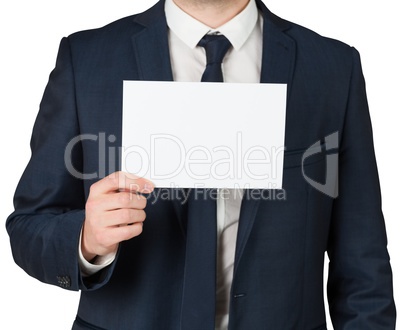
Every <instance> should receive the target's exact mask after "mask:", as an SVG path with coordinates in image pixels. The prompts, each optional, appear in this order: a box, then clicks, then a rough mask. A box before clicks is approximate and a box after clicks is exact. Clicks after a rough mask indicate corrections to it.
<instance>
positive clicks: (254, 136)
mask: <svg viewBox="0 0 402 330" xmlns="http://www.w3.org/2000/svg"><path fill="white" fill-rule="evenodd" d="M285 116H286V84H240V83H239V84H238V83H236V84H232V83H194V82H188V83H187V82H151V81H124V93H123V123H122V153H121V154H122V159H121V160H122V162H121V164H122V170H123V171H126V172H129V173H132V174H136V175H138V176H142V177H146V178H148V179H150V180H151V181H153V182H154V183H155V185H156V187H171V188H197V187H198V188H245V189H247V188H260V189H265V188H269V189H279V188H282V175H283V153H284V139H285Z"/></svg>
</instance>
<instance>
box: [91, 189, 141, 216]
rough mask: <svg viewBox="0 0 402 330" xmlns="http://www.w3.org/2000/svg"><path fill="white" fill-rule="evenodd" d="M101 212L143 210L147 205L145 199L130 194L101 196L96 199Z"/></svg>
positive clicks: (120, 193) (135, 194) (119, 193)
mask: <svg viewBox="0 0 402 330" xmlns="http://www.w3.org/2000/svg"><path fill="white" fill-rule="evenodd" d="M97 203H98V205H99V207H100V208H101V209H102V210H105V211H111V210H116V209H138V210H143V209H144V208H145V206H146V205H147V198H146V197H144V196H143V195H140V194H137V193H132V192H124V191H122V192H118V193H115V194H106V195H102V196H100V197H99V198H98V199H97Z"/></svg>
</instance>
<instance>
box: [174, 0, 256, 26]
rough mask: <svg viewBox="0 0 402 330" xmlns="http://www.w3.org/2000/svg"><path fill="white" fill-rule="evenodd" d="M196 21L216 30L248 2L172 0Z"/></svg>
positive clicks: (239, 0)
mask: <svg viewBox="0 0 402 330" xmlns="http://www.w3.org/2000/svg"><path fill="white" fill-rule="evenodd" d="M174 2H175V3H176V5H177V6H179V7H180V8H181V9H182V10H183V11H185V12H186V13H187V14H189V15H190V16H192V17H194V18H195V19H196V20H198V21H200V22H201V23H204V24H205V25H207V26H209V27H211V28H213V29H216V28H218V27H220V26H222V25H223V24H225V23H226V22H228V21H230V20H231V19H232V18H233V17H235V16H236V15H237V14H239V13H240V12H241V11H242V10H243V9H244V8H246V6H247V4H248V3H249V0H174Z"/></svg>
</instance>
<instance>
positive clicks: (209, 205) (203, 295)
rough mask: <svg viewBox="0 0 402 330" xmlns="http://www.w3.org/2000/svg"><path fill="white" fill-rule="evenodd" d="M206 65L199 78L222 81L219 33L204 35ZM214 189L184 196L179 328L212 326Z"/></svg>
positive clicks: (224, 44) (224, 46)
mask: <svg viewBox="0 0 402 330" xmlns="http://www.w3.org/2000/svg"><path fill="white" fill-rule="evenodd" d="M198 45H199V46H201V47H204V48H205V50H206V55H207V66H206V68H205V71H204V74H203V76H202V79H201V81H203V82H207V81H208V82H223V75H222V61H223V58H224V56H225V54H226V52H227V51H228V49H229V48H230V46H231V44H230V42H229V40H227V39H226V37H224V36H223V35H206V36H204V37H203V38H202V39H201V41H200V42H199V44H198ZM216 197H217V190H216V189H191V193H190V197H189V199H188V218H187V241H186V242H187V243H186V259H185V270H184V286H183V301H182V315H181V326H180V329H181V330H214V329H215V300H216V241H217V235H216V232H217V224H216Z"/></svg>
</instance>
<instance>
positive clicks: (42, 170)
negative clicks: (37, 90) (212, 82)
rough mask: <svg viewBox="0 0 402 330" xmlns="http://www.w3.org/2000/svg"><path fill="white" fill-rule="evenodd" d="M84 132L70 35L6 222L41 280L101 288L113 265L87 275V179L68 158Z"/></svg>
mask: <svg viewBox="0 0 402 330" xmlns="http://www.w3.org/2000/svg"><path fill="white" fill-rule="evenodd" d="M79 134H80V130H79V122H78V116H77V111H76V102H75V86H74V72H73V66H72V61H71V54H70V46H69V40H68V39H67V38H64V39H63V40H62V42H61V44H60V49H59V53H58V56H57V61H56V67H55V69H54V70H53V71H52V73H51V74H50V77H49V82H48V85H47V87H46V89H45V92H44V95H43V99H42V102H41V104H40V110H39V113H38V116H37V119H36V122H35V125H34V128H33V133H32V138H31V151H32V155H31V159H30V161H29V163H28V165H27V167H26V169H25V171H24V173H23V175H22V178H21V179H20V182H19V184H18V187H17V189H16V192H15V196H14V207H15V211H14V212H13V213H12V214H11V215H10V216H9V218H8V219H7V222H6V228H7V231H8V234H9V236H10V243H11V248H12V253H13V257H14V260H15V262H16V263H17V264H18V265H19V266H20V267H21V268H23V269H24V270H25V271H26V272H27V273H28V274H29V275H31V276H33V277H35V278H37V279H38V280H40V281H42V282H45V283H49V284H53V285H58V286H61V287H63V288H66V289H70V290H79V289H83V290H86V289H96V288H97V287H99V286H102V285H103V284H104V283H106V282H107V280H108V278H109V277H110V273H111V271H112V268H113V266H109V267H108V269H105V270H104V271H103V272H102V274H97V275H96V276H95V277H92V278H88V279H85V280H84V279H83V278H82V277H81V275H80V271H79V267H78V242H79V237H80V231H81V228H82V224H83V221H84V219H85V211H84V209H85V193H84V185H83V181H82V180H81V179H80V178H76V177H74V176H73V175H71V174H70V173H69V171H68V170H67V167H66V165H65V161H64V153H65V150H66V146H67V145H68V143H69V142H70V141H71V140H72V139H73V138H75V137H77V136H78V135H79ZM82 157H83V155H82V148H81V145H80V143H77V144H76V145H75V146H74V148H73V149H72V153H71V163H72V164H73V166H74V167H75V168H76V169H80V168H82V162H83V161H82Z"/></svg>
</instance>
